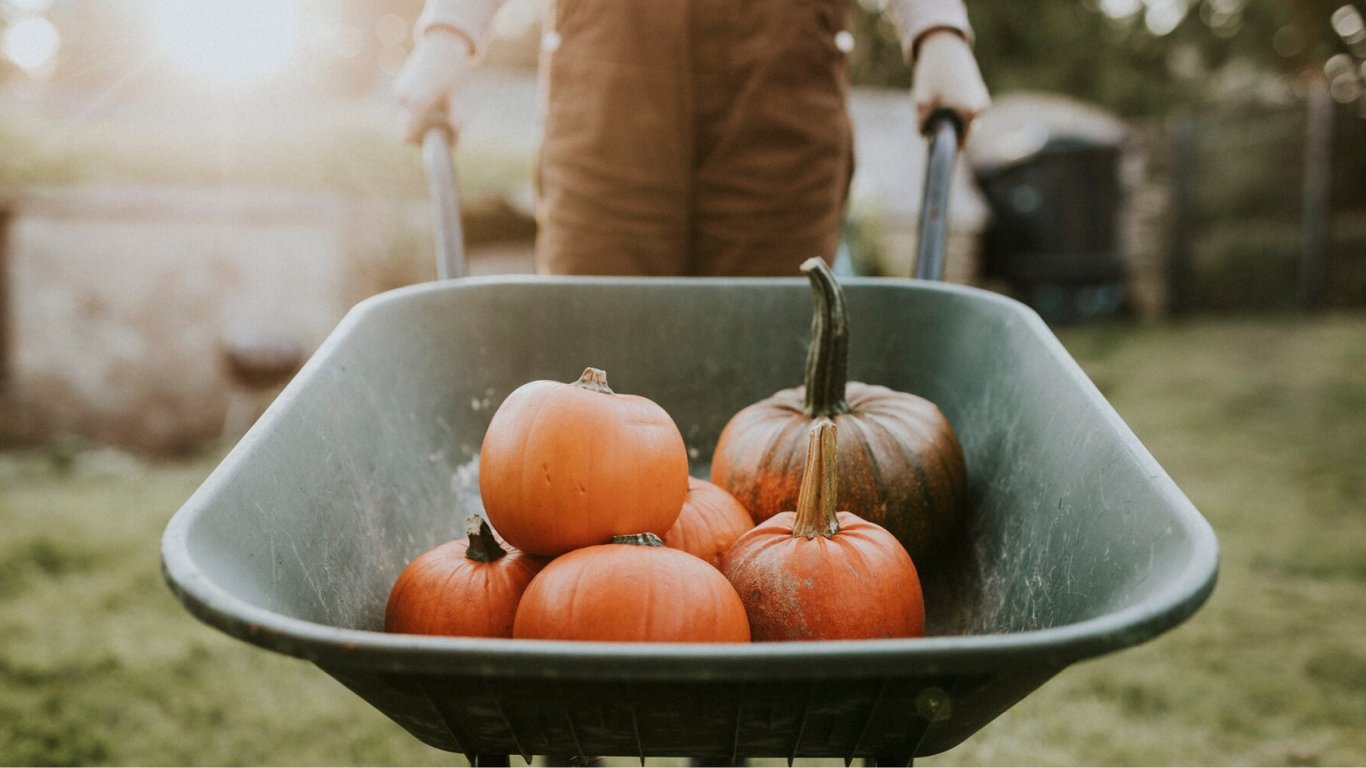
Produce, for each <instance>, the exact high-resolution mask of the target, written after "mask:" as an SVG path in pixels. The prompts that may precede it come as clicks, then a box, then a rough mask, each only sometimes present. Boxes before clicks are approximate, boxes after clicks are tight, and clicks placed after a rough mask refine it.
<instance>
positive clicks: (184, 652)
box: [0, 315, 1366, 765]
mask: <svg viewBox="0 0 1366 768" xmlns="http://www.w3.org/2000/svg"><path fill="white" fill-rule="evenodd" d="M1061 335H1062V339H1063V341H1064V343H1065V344H1066V345H1067V346H1068V347H1069V349H1070V350H1071V351H1072V353H1073V354H1074V355H1075V356H1076V357H1077V359H1078V360H1079V361H1080V362H1081V363H1082V365H1083V367H1084V368H1085V369H1086V370H1087V372H1088V373H1089V374H1090V375H1091V376H1092V378H1093V379H1094V380H1095V381H1096V382H1097V384H1098V385H1099V386H1100V387H1101V389H1102V391H1104V392H1105V394H1106V396H1107V397H1108V398H1109V399H1110V401H1111V402H1112V403H1113V404H1114V405H1115V407H1116V408H1117V409H1118V410H1119V412H1120V414H1121V415H1122V416H1123V417H1124V419H1125V421H1126V422H1127V423H1128V424H1129V425H1130V426H1131V427H1132V428H1133V429H1134V431H1135V432H1136V433H1137V434H1138V436H1139V438H1140V439H1141V440H1142V441H1143V442H1144V444H1145V445H1147V446H1148V448H1149V449H1150V450H1151V451H1152V452H1153V453H1154V454H1155V455H1156V457H1157V459H1158V461H1159V462H1160V463H1161V464H1162V465H1163V467H1164V468H1166V469H1167V471H1168V472H1169V473H1171V474H1172V476H1173V477H1174V478H1175V480H1176V482H1177V484H1178V485H1179V486H1180V487H1181V488H1182V489H1183V490H1184V491H1185V492H1186V493H1187V495H1189V496H1190V497H1191V499H1192V500H1193V501H1194V502H1195V504H1196V506H1197V507H1199V508H1200V509H1201V511H1202V512H1203V513H1204V514H1205V516H1206V517H1208V518H1209V519H1210V521H1211V522H1212V523H1213V525H1214V527H1215V529H1216V531H1217V532H1218V534H1219V537H1220V545H1221V548H1222V557H1223V559H1222V567H1221V573H1220V582H1219V585H1218V587H1217V588H1216V590H1215V593H1214V596H1213V597H1212V598H1211V600H1210V602H1209V603H1208V604H1207V605H1206V606H1205V607H1204V608H1203V609H1202V610H1201V611H1200V612H1199V613H1197V614H1196V616H1195V617H1194V618H1193V619H1191V620H1190V621H1189V622H1187V623H1186V624H1183V625H1182V626H1181V627H1179V628H1178V629H1176V630H1175V631H1173V632H1171V633H1169V634H1166V635H1164V636H1162V637H1160V638H1158V639H1156V640H1154V641H1152V642H1149V643H1147V644H1144V645H1142V646H1140V647H1138V648H1135V649H1131V650H1127V651H1124V652H1122V653H1118V654H1115V655H1112V656H1108V657H1104V658H1101V659H1097V660H1093V661H1089V662H1086V663H1083V664H1079V665H1076V666H1074V667H1071V668H1069V669H1067V670H1065V671H1064V672H1063V673H1062V674H1061V675H1059V676H1058V677H1057V678H1055V679H1054V680H1053V681H1051V682H1049V683H1048V684H1046V685H1045V686H1044V687H1043V688H1041V689H1040V690H1038V691H1037V692H1035V693H1034V694H1032V695H1031V696H1030V697H1028V698H1027V699H1025V701H1023V702H1021V703H1020V704H1018V705H1016V706H1015V707H1013V708H1012V709H1011V710H1010V711H1008V712H1007V713H1006V714H1005V715H1003V716H1002V717H1001V718H999V719H998V720H997V721H995V722H994V723H992V724H991V725H989V726H987V727H986V728H985V729H983V730H982V731H980V732H979V733H978V734H977V735H975V736H974V737H972V738H971V739H969V740H968V741H967V742H966V743H964V744H963V745H962V746H960V747H959V748H957V749H955V750H952V751H950V752H948V753H946V754H944V755H940V756H936V757H932V758H927V759H924V760H923V761H921V762H922V764H925V765H957V764H1040V765H1053V764H1079V763H1084V764H1121V765H1122V764H1143V765H1162V764H1211V765H1226V764H1257V765H1261V764H1298V765H1318V764H1324V765H1329V764H1362V763H1366V732H1363V730H1362V729H1361V727H1360V724H1361V723H1363V722H1366V645H1363V643H1362V642H1361V637H1363V635H1366V588H1364V587H1366V515H1363V508H1362V500H1363V498H1366V461H1363V458H1362V457H1363V456H1366V376H1363V375H1362V373H1361V372H1362V371H1364V370H1366V316H1362V315H1341V316H1323V317H1313V318H1306V317H1300V316H1284V317H1266V318H1258V319H1246V318H1244V319H1202V320H1195V321H1190V322H1187V323H1183V324H1172V325H1160V326H1146V327H1145V326H1132V325H1119V324H1116V325H1101V326H1091V327H1085V328H1077V329H1069V330H1066V331H1064V332H1063V333H1062V334H1061ZM214 462H215V457H213V456H206V457H204V458H201V459H196V460H191V461H187V462H184V463H178V464H156V465H151V464H144V463H141V462H139V461H136V460H133V459H130V458H128V457H125V456H122V455H119V454H114V453H110V452H104V451H94V452H85V453H78V454H75V455H74V457H63V456H59V455H56V454H51V453H25V454H11V455H8V456H2V457H0V531H3V535H0V637H2V638H4V640H3V643H0V762H4V763H13V764H92V763H100V764H129V763H136V764H166V763H174V764H244V763H245V764H262V763H264V764H282V763H287V764H393V763H400V764H449V763H452V762H459V758H458V757H455V756H452V755H447V754H444V753H440V752H436V751H433V750H430V749H428V748H426V747H424V746H423V745H421V744H420V743H419V742H417V741H416V740H415V739H413V738H412V737H410V736H408V735H407V734H406V733H404V732H402V731H401V730H400V729H399V728H398V726H396V725H394V724H392V723H390V722H389V721H388V720H387V719H385V718H384V717H383V716H381V715H380V714H379V713H378V712H377V711H375V710H373V709H371V708H370V707H369V706H368V705H366V704H364V703H362V702H361V701H360V699H358V698H356V697H355V696H353V695H351V694H349V693H347V692H345V691H344V690H343V689H342V688H341V687H340V686H339V685H338V684H336V683H335V682H333V681H331V680H330V679H329V678H327V677H326V676H325V675H323V674H322V673H321V672H318V671H317V670H316V669H314V668H313V667H312V666H311V665H308V664H306V663H304V662H301V661H296V660H294V659H290V658H285V657H281V656H278V655H275V654H270V653H267V652H263V651H260V650H257V649H255V648H253V647H250V646H248V645H246V644H244V643H241V642H238V641H235V640H231V639H228V638H226V637H225V636H223V635H221V634H220V633H218V632H216V631H214V630H210V629H208V628H207V627H205V626H203V625H201V624H200V623H198V622H197V621H195V620H194V619H192V618H190V617H189V615H188V614H186V613H185V612H184V610H183V609H181V608H180V606H179V605H178V604H177V603H176V602H175V600H174V599H173V598H172V597H171V595H170V593H169V592H168V590H167V589H166V588H165V586H164V585H163V584H162V581H161V575H160V573H159V569H158V562H157V557H158V541H159V536H160V533H161V530H162V528H163V527H164V525H165V523H166V520H167V519H168V518H169V516H170V515H171V514H172V513H173V512H174V511H175V509H176V508H177V507H178V506H179V505H180V504H181V503H182V502H183V501H184V500H185V498H186V497H187V496H188V495H189V494H190V493H191V492H192V491H193V490H194V488H195V487H196V486H197V484H198V483H199V482H200V481H201V480H202V479H203V477H204V476H205V474H206V473H207V472H208V471H209V470H210V469H211V468H212V466H213V465H214ZM651 762H652V764H653V762H654V761H651ZM801 762H804V763H809V762H810V761H801ZM622 764H623V765H626V764H631V763H629V762H624V763H622Z"/></svg>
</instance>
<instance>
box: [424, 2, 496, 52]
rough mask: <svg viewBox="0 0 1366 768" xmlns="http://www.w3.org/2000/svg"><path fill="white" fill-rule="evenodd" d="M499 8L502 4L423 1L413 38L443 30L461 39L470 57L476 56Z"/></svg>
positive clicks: (484, 42) (485, 40)
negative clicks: (431, 30) (464, 40)
mask: <svg viewBox="0 0 1366 768" xmlns="http://www.w3.org/2000/svg"><path fill="white" fill-rule="evenodd" d="M502 5H503V0H427V3H426V5H424V6H423V8H422V15H421V16H419V17H418V19H417V25H416V26H415V27H414V28H413V35H414V36H415V37H416V38H418V39H421V38H422V36H423V35H425V34H427V30H429V29H432V28H434V27H444V28H446V29H450V30H452V31H454V32H455V33H456V34H459V35H461V36H462V37H464V38H465V39H466V40H467V41H468V42H469V44H470V51H471V53H473V55H475V56H478V55H479V54H480V53H482V52H483V50H484V45H485V44H486V43H487V42H488V38H489V32H490V30H491V29H492V28H493V17H494V16H495V15H496V14H497V13H498V9H499V8H500V7H502Z"/></svg>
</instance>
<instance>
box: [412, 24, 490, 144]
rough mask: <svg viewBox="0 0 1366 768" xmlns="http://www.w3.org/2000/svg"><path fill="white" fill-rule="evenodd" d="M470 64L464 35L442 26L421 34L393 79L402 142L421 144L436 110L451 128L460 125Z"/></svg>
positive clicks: (467, 42)
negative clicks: (444, 116) (401, 119)
mask: <svg viewBox="0 0 1366 768" xmlns="http://www.w3.org/2000/svg"><path fill="white" fill-rule="evenodd" d="M472 65H473V61H472V56H471V51H470V44H469V41H468V40H467V39H466V38H465V37H464V36H463V35H460V34H458V33H456V32H455V31H453V30H450V29H447V28H443V27H433V28H431V29H428V30H427V31H426V33H425V34H423V35H422V37H421V38H420V39H419V40H418V42H417V45H416V46H415V47H414V48H413V52H412V53H411V54H409V56H408V60H407V61H406V62H404V64H403V70H402V71H401V72H399V73H398V77H397V78H396V79H395V80H394V95H395V97H396V98H397V99H398V104H399V108H400V109H401V110H402V113H403V120H404V132H403V138H404V140H405V141H410V142H413V143H415V144H420V143H422V135H423V134H424V133H426V130H427V128H429V127H431V124H432V123H431V121H432V115H433V113H436V112H441V113H444V114H445V115H446V119H447V120H448V121H449V123H450V125H451V127H452V128H458V127H459V125H460V123H461V119H462V117H463V114H462V112H461V108H462V107H463V106H464V105H463V103H462V101H461V99H460V92H461V90H462V89H463V88H464V86H465V82H466V80H468V78H469V72H470V68H471V66H472Z"/></svg>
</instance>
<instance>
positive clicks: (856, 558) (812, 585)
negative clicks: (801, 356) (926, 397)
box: [724, 419, 925, 641]
mask: <svg viewBox="0 0 1366 768" xmlns="http://www.w3.org/2000/svg"><path fill="white" fill-rule="evenodd" d="M836 451H837V441H836V434H835V424H834V422H832V421H830V420H829V419H820V420H819V421H817V422H816V423H815V425H813V426H812V428H811V430H810V436H809V440H808V449H807V458H806V467H805V470H804V473H803V476H802V487H801V492H800V494H799V496H798V501H797V510H796V511H795V512H783V513H782V514H779V515H775V516H773V517H772V518H769V519H768V520H767V521H765V522H763V523H761V524H759V525H758V526H756V527H755V528H754V529H753V530H751V531H750V532H749V533H746V534H745V535H744V536H741V537H740V539H739V540H738V541H736V542H735V546H733V547H731V550H730V552H729V553H727V555H726V558H725V561H724V570H725V574H726V578H727V579H729V580H730V582H731V584H732V585H734V586H735V590H736V592H738V593H739V594H740V599H741V600H742V601H743V602H744V604H745V611H746V613H747V614H748V615H749V625H750V632H751V634H752V637H753V638H754V640H755V641H760V640H854V639H860V638H889V637H919V636H921V635H923V634H924V633H925V601H924V597H923V595H922V594H921V590H920V578H919V574H917V573H916V569H915V564H914V563H912V562H911V557H910V555H908V554H906V550H905V549H904V548H903V547H902V546H901V544H900V543H899V542H897V540H896V538H895V537H893V536H892V534H890V533H888V532H887V531H886V530H885V529H883V528H882V527H880V526H878V525H876V524H874V523H870V522H868V521H867V520H864V519H863V518H861V517H859V516H857V515H855V514H853V513H851V512H836V511H835V492H836V482H837V477H838V473H837V463H836V460H835V456H836Z"/></svg>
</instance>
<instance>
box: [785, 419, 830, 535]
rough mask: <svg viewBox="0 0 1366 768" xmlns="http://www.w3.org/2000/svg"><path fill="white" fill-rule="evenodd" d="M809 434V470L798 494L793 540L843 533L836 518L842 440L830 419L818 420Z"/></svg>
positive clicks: (807, 454)
mask: <svg viewBox="0 0 1366 768" xmlns="http://www.w3.org/2000/svg"><path fill="white" fill-rule="evenodd" d="M807 434H808V435H809V436H808V438H807V445H806V467H805V468H803V469H802V487H801V490H800V491H798V492H797V519H796V520H794V521H793V522H792V536H793V538H796V537H798V536H803V537H805V538H808V539H814V538H816V537H817V536H824V537H825V538H827V539H828V538H830V537H831V536H834V535H835V534H837V533H839V532H840V524H839V520H838V519H837V518H836V517H835V491H836V490H837V486H838V483H839V471H838V469H839V464H838V462H837V461H836V456H838V452H839V438H838V436H837V435H836V434H835V422H833V421H831V420H830V419H826V418H820V419H817V420H816V421H815V423H813V424H812V425H811V429H810V430H809V431H808V433H807Z"/></svg>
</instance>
